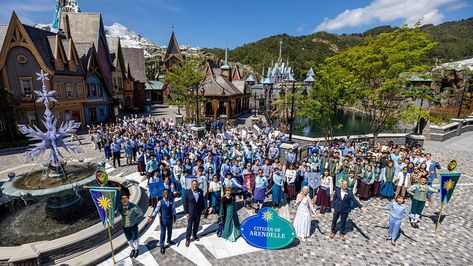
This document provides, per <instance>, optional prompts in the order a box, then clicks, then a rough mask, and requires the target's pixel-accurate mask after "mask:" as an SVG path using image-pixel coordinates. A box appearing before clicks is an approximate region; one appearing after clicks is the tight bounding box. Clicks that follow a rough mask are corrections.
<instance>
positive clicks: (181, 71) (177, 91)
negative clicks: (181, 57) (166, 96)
mask: <svg viewBox="0 0 473 266" xmlns="http://www.w3.org/2000/svg"><path fill="white" fill-rule="evenodd" d="M204 76H205V74H204V72H203V71H202V67H201V65H200V64H199V63H198V62H197V61H182V62H181V63H180V64H178V65H175V66H173V68H172V71H170V72H168V73H166V76H165V82H166V83H168V84H169V86H170V88H171V89H170V98H171V100H170V103H172V104H175V105H177V107H178V114H181V107H182V106H184V105H185V106H186V113H187V116H189V114H188V112H189V109H190V108H189V105H190V103H191V100H192V97H189V94H190V93H191V91H190V90H191V89H193V88H194V87H195V86H197V85H198V84H199V83H200V82H201V81H202V80H203V79H204Z"/></svg>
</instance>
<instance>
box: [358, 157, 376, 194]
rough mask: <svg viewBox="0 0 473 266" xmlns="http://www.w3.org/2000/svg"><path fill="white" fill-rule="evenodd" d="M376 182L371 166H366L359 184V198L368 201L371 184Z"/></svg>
mask: <svg viewBox="0 0 473 266" xmlns="http://www.w3.org/2000/svg"><path fill="white" fill-rule="evenodd" d="M373 182H374V172H373V168H372V167H371V165H369V164H368V165H367V166H366V170H365V171H363V175H362V177H361V180H360V181H359V182H358V183H359V184H358V197H359V198H360V199H362V200H367V199H368V198H369V197H370V190H371V189H370V188H371V184H373Z"/></svg>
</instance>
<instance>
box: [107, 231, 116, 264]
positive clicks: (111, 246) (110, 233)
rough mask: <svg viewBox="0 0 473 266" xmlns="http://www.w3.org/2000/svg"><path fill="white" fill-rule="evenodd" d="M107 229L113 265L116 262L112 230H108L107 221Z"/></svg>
mask: <svg viewBox="0 0 473 266" xmlns="http://www.w3.org/2000/svg"><path fill="white" fill-rule="evenodd" d="M107 230H108V237H109V238H110V248H111V250H112V260H113V264H114V265H115V264H116V262H115V253H114V251H113V243H112V232H111V231H110V225H109V224H108V223H107Z"/></svg>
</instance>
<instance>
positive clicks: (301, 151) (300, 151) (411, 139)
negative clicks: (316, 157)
mask: <svg viewBox="0 0 473 266" xmlns="http://www.w3.org/2000/svg"><path fill="white" fill-rule="evenodd" d="M471 128H472V129H470V130H473V124H472V125H471ZM253 130H254V131H256V132H258V133H259V132H260V131H261V130H262V129H260V128H259V127H258V126H257V125H253ZM286 136H288V135H287V134H286ZM346 137H347V136H334V138H346ZM350 138H351V139H353V140H366V141H369V140H372V139H374V135H373V134H365V135H353V136H350ZM292 139H293V140H294V142H296V143H297V144H296V145H294V144H289V145H282V146H281V149H282V152H283V154H282V155H281V162H283V163H284V162H285V160H286V159H285V151H284V150H286V149H290V148H293V149H294V150H295V151H296V152H297V159H298V160H300V159H304V158H306V157H307V156H308V155H309V146H310V145H311V144H313V143H314V142H315V141H325V139H324V138H311V137H305V136H298V135H292ZM384 141H392V142H394V143H395V144H398V145H404V144H409V145H411V146H413V145H416V144H420V145H421V146H424V141H425V137H424V136H422V135H413V134H411V133H381V134H379V135H378V140H377V142H378V143H383V142H384Z"/></svg>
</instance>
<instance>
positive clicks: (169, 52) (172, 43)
mask: <svg viewBox="0 0 473 266" xmlns="http://www.w3.org/2000/svg"><path fill="white" fill-rule="evenodd" d="M172 57H175V58H177V59H179V60H183V57H182V54H181V49H179V44H178V43H177V39H176V35H174V31H172V34H171V39H169V44H168V47H167V49H166V54H165V55H164V61H168V60H169V59H171V58H172Z"/></svg>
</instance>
